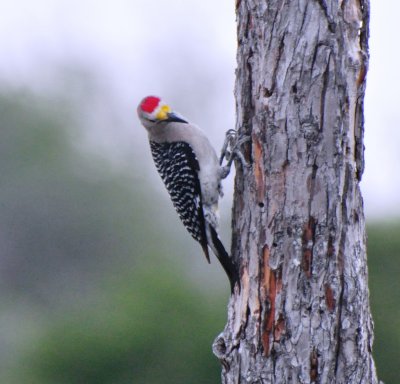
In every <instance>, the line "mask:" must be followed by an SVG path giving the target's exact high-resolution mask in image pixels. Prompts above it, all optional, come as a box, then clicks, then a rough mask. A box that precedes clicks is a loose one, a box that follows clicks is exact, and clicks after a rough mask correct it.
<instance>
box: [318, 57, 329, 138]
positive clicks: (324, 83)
mask: <svg viewBox="0 0 400 384" xmlns="http://www.w3.org/2000/svg"><path fill="white" fill-rule="evenodd" d="M330 62H331V52H330V51H329V55H328V63H327V65H326V68H325V71H324V73H323V75H322V79H323V81H322V90H321V105H320V113H319V115H320V124H319V131H320V132H322V131H323V129H324V121H325V102H326V100H325V99H326V93H327V90H328V84H329V70H330Z"/></svg>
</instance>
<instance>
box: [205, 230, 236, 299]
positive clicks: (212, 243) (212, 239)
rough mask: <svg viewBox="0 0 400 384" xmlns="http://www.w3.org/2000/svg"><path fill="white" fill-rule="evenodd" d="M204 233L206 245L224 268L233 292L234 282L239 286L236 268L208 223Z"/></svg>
mask: <svg viewBox="0 0 400 384" xmlns="http://www.w3.org/2000/svg"><path fill="white" fill-rule="evenodd" d="M206 233H207V240H208V245H209V247H210V248H211V249H212V251H213V252H214V254H215V256H216V257H217V259H218V260H219V262H220V263H221V265H222V267H223V268H224V270H225V273H226V274H227V276H228V278H229V282H230V284H231V293H233V290H234V288H235V284H236V283H237V284H238V285H239V287H240V280H239V272H238V268H237V266H236V264H235V263H234V262H233V260H232V258H231V257H230V256H229V254H228V252H226V250H225V247H224V245H223V244H222V242H221V240H220V239H219V237H218V233H217V231H216V230H215V229H214V227H213V226H212V225H211V224H209V223H206Z"/></svg>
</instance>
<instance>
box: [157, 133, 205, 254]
mask: <svg viewBox="0 0 400 384" xmlns="http://www.w3.org/2000/svg"><path fill="white" fill-rule="evenodd" d="M150 147H151V153H152V155H153V159H154V163H155V165H156V167H157V170H158V172H159V174H160V175H161V178H162V180H163V182H164V184H165V186H166V188H167V190H168V193H169V195H170V197H171V200H172V202H173V204H174V207H175V209H176V211H177V212H178V215H179V217H180V219H181V220H182V222H183V224H184V225H185V227H186V229H187V230H188V231H189V233H190V234H191V235H192V237H193V238H194V239H195V240H197V241H198V242H199V243H200V244H201V245H202V247H203V249H204V247H207V237H206V232H205V222H204V214H203V207H202V202H201V187H200V181H199V178H198V171H199V169H200V167H199V162H198V161H197V159H196V156H195V154H194V152H193V150H192V148H191V146H190V145H189V144H187V143H185V142H181V141H178V142H173V143H162V144H160V143H156V142H155V141H150Z"/></svg>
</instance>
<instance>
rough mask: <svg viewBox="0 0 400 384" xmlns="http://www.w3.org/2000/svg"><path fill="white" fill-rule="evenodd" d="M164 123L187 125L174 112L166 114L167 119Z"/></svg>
mask: <svg viewBox="0 0 400 384" xmlns="http://www.w3.org/2000/svg"><path fill="white" fill-rule="evenodd" d="M164 121H168V122H175V123H187V121H186V120H184V119H182V117H180V116H179V115H177V114H176V113H174V112H168V113H167V119H166V120H164Z"/></svg>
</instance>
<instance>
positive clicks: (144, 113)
mask: <svg viewBox="0 0 400 384" xmlns="http://www.w3.org/2000/svg"><path fill="white" fill-rule="evenodd" d="M137 112H138V116H139V119H140V121H141V122H142V124H143V125H144V126H145V127H146V128H149V127H153V126H154V125H155V124H159V123H163V122H164V123H168V122H177V123H187V121H186V120H184V119H183V118H182V117H181V116H179V114H177V113H175V112H173V111H172V109H171V107H170V106H169V105H167V104H166V103H164V102H163V101H162V100H161V99H160V98H159V97H157V96H147V97H145V98H144V99H143V100H142V101H141V102H140V104H139V106H138V108H137Z"/></svg>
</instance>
